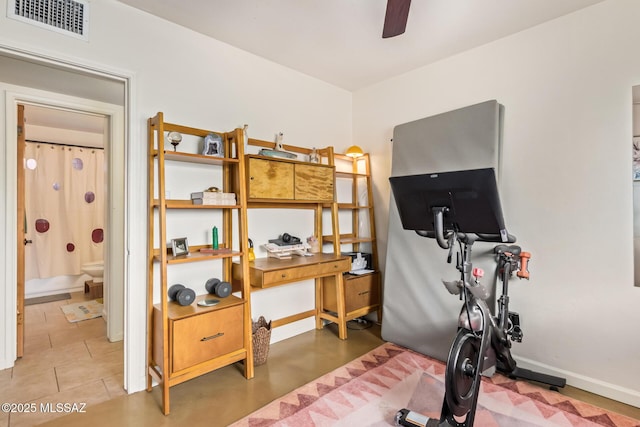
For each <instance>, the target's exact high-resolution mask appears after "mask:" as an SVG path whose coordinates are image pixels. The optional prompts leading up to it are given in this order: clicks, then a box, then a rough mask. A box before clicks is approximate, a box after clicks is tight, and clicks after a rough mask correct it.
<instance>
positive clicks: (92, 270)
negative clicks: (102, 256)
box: [81, 261, 104, 283]
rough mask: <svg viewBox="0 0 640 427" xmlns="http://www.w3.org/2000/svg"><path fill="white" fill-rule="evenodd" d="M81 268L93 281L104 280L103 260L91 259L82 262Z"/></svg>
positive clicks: (100, 281)
mask: <svg viewBox="0 0 640 427" xmlns="http://www.w3.org/2000/svg"><path fill="white" fill-rule="evenodd" d="M81 270H82V272H83V273H85V274H88V275H89V276H91V280H93V283H102V282H103V281H104V277H103V276H104V261H92V262H88V263H86V264H82V267H81Z"/></svg>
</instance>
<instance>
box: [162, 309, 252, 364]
mask: <svg viewBox="0 0 640 427" xmlns="http://www.w3.org/2000/svg"><path fill="white" fill-rule="evenodd" d="M243 307H244V306H243V305H237V306H233V307H229V308H225V309H221V310H216V311H211V312H208V313H204V314H199V315H196V316H191V317H187V318H184V319H180V320H175V321H173V322H171V323H172V327H171V339H172V340H173V346H172V348H173V358H172V372H177V371H180V370H182V369H185V368H188V367H190V366H194V365H197V364H198V363H201V362H205V361H207V360H210V359H214V358H216V357H218V356H220V355H222V354H226V353H230V352H232V351H235V350H240V349H241V348H242V345H243V338H244V337H243V333H242V332H243V331H242V319H243V316H242V310H243Z"/></svg>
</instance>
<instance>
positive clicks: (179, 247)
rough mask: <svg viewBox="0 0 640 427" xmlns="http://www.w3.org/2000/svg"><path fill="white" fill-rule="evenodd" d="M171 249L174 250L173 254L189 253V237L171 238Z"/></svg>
mask: <svg viewBox="0 0 640 427" xmlns="http://www.w3.org/2000/svg"><path fill="white" fill-rule="evenodd" d="M171 250H172V251H173V256H180V255H187V254H188V253H189V243H187V238H186V237H181V238H179V239H171Z"/></svg>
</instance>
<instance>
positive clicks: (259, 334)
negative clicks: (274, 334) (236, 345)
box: [251, 316, 271, 365]
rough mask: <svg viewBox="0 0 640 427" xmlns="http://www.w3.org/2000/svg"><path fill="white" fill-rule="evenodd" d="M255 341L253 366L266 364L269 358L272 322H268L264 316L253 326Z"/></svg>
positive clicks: (253, 338)
mask: <svg viewBox="0 0 640 427" xmlns="http://www.w3.org/2000/svg"><path fill="white" fill-rule="evenodd" d="M251 332H252V340H253V364H254V365H262V364H264V363H266V361H267V356H269V343H270V341H271V322H267V321H266V320H265V319H264V317H263V316H260V317H259V318H258V321H257V322H252V324H251Z"/></svg>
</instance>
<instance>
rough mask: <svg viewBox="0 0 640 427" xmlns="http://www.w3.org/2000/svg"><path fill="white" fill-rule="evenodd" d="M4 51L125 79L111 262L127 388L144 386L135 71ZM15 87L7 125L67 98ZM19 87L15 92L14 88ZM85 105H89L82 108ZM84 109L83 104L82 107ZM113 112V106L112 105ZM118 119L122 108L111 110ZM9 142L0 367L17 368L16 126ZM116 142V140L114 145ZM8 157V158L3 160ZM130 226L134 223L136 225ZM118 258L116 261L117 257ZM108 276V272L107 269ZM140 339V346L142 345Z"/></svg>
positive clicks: (0, 48)
mask: <svg viewBox="0 0 640 427" xmlns="http://www.w3.org/2000/svg"><path fill="white" fill-rule="evenodd" d="M0 53H3V54H6V55H9V56H12V57H17V58H19V59H23V60H25V61H26V62H35V63H36V64H40V65H48V66H55V67H56V68H60V69H63V70H66V71H69V72H73V73H78V72H81V73H84V74H87V75H90V76H91V75H92V76H95V77H99V78H108V79H112V80H114V81H118V82H121V83H123V85H124V108H122V107H120V108H122V110H121V111H120V119H119V120H120V124H119V126H120V129H121V131H120V135H121V136H122V143H121V144H117V145H119V147H120V148H119V149H120V150H121V152H120V153H119V155H120V156H121V158H122V162H121V165H119V166H118V167H117V168H116V170H113V171H112V174H113V177H111V178H113V180H114V181H112V182H111V184H110V185H112V186H113V187H114V189H117V191H119V192H120V194H121V199H122V202H121V203H119V204H117V205H114V206H112V212H110V213H111V216H112V217H113V218H114V220H115V221H116V222H115V223H114V224H113V225H114V226H116V227H120V229H121V230H122V235H121V240H120V242H121V246H120V247H115V246H113V245H112V247H110V248H109V251H112V253H113V254H116V256H112V259H111V262H110V264H111V265H112V267H113V269H114V270H115V269H118V268H119V270H117V271H115V274H113V272H112V273H111V274H112V276H114V277H121V279H122V283H123V286H122V290H121V292H122V293H121V295H120V296H116V295H114V298H120V300H121V301H123V307H122V310H123V312H124V316H123V325H121V329H122V330H123V331H124V332H123V336H124V341H125V342H124V359H125V360H124V387H125V389H126V390H127V391H128V392H129V393H133V392H136V391H140V390H144V389H145V387H146V381H145V380H146V372H145V357H146V351H145V345H144V343H145V342H146V327H145V326H146V313H145V310H139V309H136V303H131V302H132V301H133V302H138V304H139V305H142V304H143V303H144V301H146V292H145V289H144V288H145V287H144V286H131V285H130V284H131V283H144V282H145V281H146V246H145V243H146V235H145V233H144V229H145V227H142V226H141V225H142V224H145V223H146V204H145V201H146V200H145V197H133V198H132V197H127V196H128V195H131V194H145V193H146V191H147V189H146V174H145V172H144V170H143V169H144V168H142V167H140V165H145V164H146V162H145V159H146V146H145V145H144V144H132V143H131V141H133V140H134V139H135V138H134V137H133V136H134V135H136V134H137V133H138V132H139V125H138V124H137V123H136V122H135V121H134V120H133V112H134V111H135V108H134V105H135V96H134V94H135V75H134V74H133V73H132V72H124V71H121V70H111V69H108V68H107V67H104V68H98V67H96V66H95V65H88V64H82V63H80V62H78V61H77V60H63V59H56V58H51V57H49V56H47V55H45V54H43V53H36V52H32V51H27V50H24V49H16V48H13V47H11V46H7V45H3V44H2V43H0ZM4 86H5V87H9V88H10V90H6V91H5V93H4V94H5V103H4V104H5V105H3V106H2V108H5V112H4V113H5V114H4V115H5V117H4V119H5V123H15V122H16V119H17V118H16V117H15V116H16V114H17V104H18V103H25V102H26V103H30V102H31V103H33V102H36V103H44V104H49V105H60V103H61V102H62V101H61V100H64V99H65V98H66V97H65V96H64V95H60V94H58V93H53V94H52V93H47V92H45V91H42V90H38V89H33V88H26V87H18V86H13V85H11V84H6V85H4ZM14 89H15V91H13V90H14ZM83 108H84V107H83ZM83 108H80V109H81V110H82V109H83ZM107 110H108V109H107ZM108 115H113V116H114V117H116V116H117V112H115V111H114V112H112V114H108ZM3 137H4V140H5V151H4V153H0V169H4V173H0V187H4V188H5V190H6V191H5V206H6V210H5V212H4V218H2V215H0V219H2V220H3V221H0V223H4V230H1V231H0V235H2V234H4V239H3V240H4V242H5V244H4V245H3V247H0V256H1V258H2V259H1V260H0V267H2V266H3V267H4V272H3V276H4V283H5V285H4V291H3V290H2V286H0V296H2V297H3V300H4V302H0V332H4V334H3V335H4V339H2V338H0V369H5V368H8V367H11V366H13V363H14V361H15V358H16V323H15V322H16V303H17V300H16V297H17V296H16V287H15V283H16V274H17V271H16V267H17V264H16V261H17V260H16V238H17V235H16V215H17V211H16V191H17V189H16V167H17V152H16V149H17V146H16V145H17V135H16V132H15V127H13V126H10V127H9V126H6V129H5V135H2V136H0V138H3ZM114 145H116V144H114ZM2 157H4V159H2ZM130 224H133V225H134V226H133V227H132V226H131V225H130ZM114 258H115V259H114ZM105 274H107V273H106V272H105ZM140 343H141V344H140Z"/></svg>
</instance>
